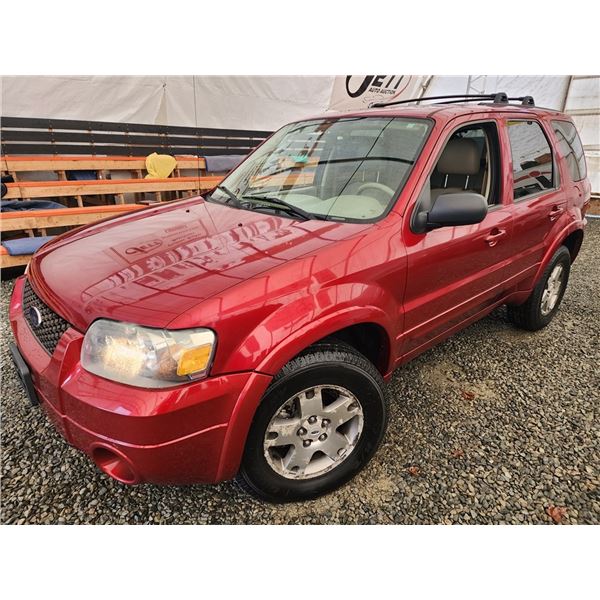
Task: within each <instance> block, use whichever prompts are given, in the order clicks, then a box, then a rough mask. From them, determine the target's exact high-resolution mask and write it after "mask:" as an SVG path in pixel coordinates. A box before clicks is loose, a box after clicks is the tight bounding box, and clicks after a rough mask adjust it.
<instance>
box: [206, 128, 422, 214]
mask: <svg viewBox="0 0 600 600" xmlns="http://www.w3.org/2000/svg"><path fill="white" fill-rule="evenodd" d="M430 126H431V122H430V121H428V120H425V119H406V118H389V117H388V118H381V117H361V118H345V119H344V118H342V119H335V120H333V119H319V120H313V121H303V122H301V123H292V124H290V125H287V126H286V127H284V128H283V129H281V130H279V131H278V132H277V133H275V134H274V135H273V136H272V137H271V138H270V139H269V140H267V141H266V142H265V143H264V144H263V145H262V146H261V147H260V148H259V149H258V150H257V151H256V152H255V153H254V154H253V155H252V156H250V158H249V159H248V160H246V161H245V162H243V163H242V164H241V165H240V166H239V167H238V168H237V169H235V170H234V171H232V172H231V173H230V174H229V175H228V176H227V177H226V178H225V179H224V180H223V182H222V185H221V186H219V188H218V189H216V190H215V191H214V192H213V193H212V194H211V197H210V199H211V200H216V201H219V202H228V203H232V204H233V205H238V206H241V207H243V208H249V209H252V210H260V211H266V212H273V213H276V214H280V213H282V214H284V215H286V216H290V217H294V212H293V211H292V210H290V205H291V207H292V208H293V207H297V208H299V209H301V211H303V212H304V213H305V214H308V215H310V216H312V217H314V218H329V219H335V220H347V221H371V220H376V219H378V218H379V217H381V216H382V215H383V214H385V213H386V212H387V210H388V208H389V207H390V204H391V202H392V200H393V199H395V198H396V196H397V194H398V193H399V192H400V191H401V190H402V187H403V186H404V183H405V182H406V179H407V177H408V175H409V174H410V171H411V169H412V165H413V164H414V162H415V160H416V159H417V157H418V155H419V152H420V151H421V148H422V147H423V144H424V143H425V140H426V138H427V134H428V132H429V129H430ZM236 197H237V199H238V200H239V201H241V202H235V203H234V202H233V201H235V200H236ZM268 199H273V201H272V202H268V201H267V200H268ZM277 201H280V202H279V203H277ZM286 205H288V206H286Z"/></svg>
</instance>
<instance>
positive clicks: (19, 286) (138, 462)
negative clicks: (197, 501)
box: [10, 278, 271, 484]
mask: <svg viewBox="0 0 600 600" xmlns="http://www.w3.org/2000/svg"><path fill="white" fill-rule="evenodd" d="M23 284H24V278H19V279H18V280H17V281H16V283H15V288H14V291H13V295H12V298H11V303H10V321H11V326H12V329H13V333H14V337H15V341H16V344H17V347H18V349H19V351H20V353H21V355H22V357H23V359H24V360H25V362H26V364H27V366H28V367H29V370H30V372H31V378H32V381H33V386H34V388H35V392H36V395H37V398H38V399H39V401H40V404H41V405H42V406H43V407H44V409H45V410H46V412H47V414H48V416H49V417H50V419H51V420H52V422H53V423H54V424H55V425H56V427H57V429H58V430H59V431H60V433H61V434H62V435H63V436H64V437H65V439H66V440H67V441H68V442H69V443H70V444H72V445H73V446H75V447H76V448H79V449H80V450H83V451H84V452H85V453H86V454H88V455H89V456H90V457H91V458H92V459H93V460H94V462H95V463H96V464H97V465H98V466H99V467H100V468H101V469H102V470H103V471H105V472H106V473H108V474H109V475H111V476H112V477H114V478H115V479H118V480H120V481H123V482H124V483H138V482H142V481H147V482H152V483H176V484H183V483H196V482H202V483H214V482H217V481H222V480H225V479H230V478H231V477H233V476H234V475H235V473H236V472H237V469H238V467H239V463H240V461H241V455H242V452H243V447H244V443H245V439H246V435H247V432H248V429H249V426H250V422H251V419H252V416H253V414H254V410H255V408H256V406H258V403H259V402H260V399H261V397H262V395H263V394H264V392H265V390H266V389H267V387H268V385H269V383H270V381H271V377H270V376H268V375H265V374H261V373H255V372H246V373H234V374H228V375H221V376H218V377H210V378H207V379H204V380H202V381H198V382H193V383H190V384H187V385H183V386H177V387H173V388H169V389H155V390H149V389H142V388H136V387H132V386H127V385H123V384H120V383H116V382H112V381H109V380H107V379H103V378H101V377H98V376H96V375H93V374H91V373H88V372H87V371H85V370H84V369H82V368H81V365H80V363H79V356H80V352H81V344H82V342H83V335H82V334H81V333H80V332H78V331H76V330H75V329H72V328H70V329H68V330H67V331H66V332H65V333H64V334H63V336H62V337H61V339H60V341H59V343H58V345H57V347H56V349H55V350H54V353H53V354H52V356H49V355H48V353H47V352H46V351H45V350H44V349H43V347H42V346H41V345H40V343H39V342H38V340H37V338H36V337H35V336H34V334H33V332H32V331H31V329H30V327H29V325H28V323H27V322H26V320H25V318H24V316H23V310H22V297H23Z"/></svg>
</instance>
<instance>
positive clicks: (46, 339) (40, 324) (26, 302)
mask: <svg viewBox="0 0 600 600" xmlns="http://www.w3.org/2000/svg"><path fill="white" fill-rule="evenodd" d="M23 314H24V315H25V320H26V321H27V324H28V325H29V328H30V329H31V331H32V332H33V335H35V337H36V338H37V339H38V342H39V343H40V344H41V345H42V346H43V347H44V350H46V352H47V353H48V354H50V355H52V354H53V352H54V350H55V349H56V346H57V345H58V342H59V340H60V338H61V337H62V336H63V334H64V332H65V331H66V330H67V329H68V328H69V327H70V325H69V323H67V321H65V320H64V319H63V318H62V317H59V316H58V315H57V314H56V313H55V312H54V311H53V310H52V309H51V308H49V307H47V306H46V305H45V304H44V303H43V302H42V301H41V300H40V299H39V297H38V295H37V294H36V293H35V292H34V291H33V288H32V287H31V285H29V280H28V279H26V280H25V286H24V287H23Z"/></svg>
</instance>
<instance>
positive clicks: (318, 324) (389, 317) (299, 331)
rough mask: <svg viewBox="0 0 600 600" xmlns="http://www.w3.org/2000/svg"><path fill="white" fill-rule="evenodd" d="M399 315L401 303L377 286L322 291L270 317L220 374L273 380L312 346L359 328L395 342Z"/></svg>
mask: <svg viewBox="0 0 600 600" xmlns="http://www.w3.org/2000/svg"><path fill="white" fill-rule="evenodd" d="M397 312H398V306H397V303H395V302H394V300H393V299H392V298H391V297H389V295H388V294H386V292H385V291H384V290H383V289H382V288H380V287H379V286H378V285H375V284H364V283H350V282H349V283H344V284H340V285H336V286H331V287H327V288H323V289H321V290H319V291H317V292H316V293H315V294H314V295H306V296H302V297H299V298H297V299H294V300H292V301H291V302H285V303H282V304H280V305H279V306H278V307H277V308H276V309H275V310H274V311H272V312H270V313H269V314H268V315H267V316H266V318H264V319H263V320H262V321H261V322H260V323H259V324H258V325H257V326H256V327H255V328H254V329H253V330H252V331H251V332H249V333H248V334H247V335H245V336H244V337H243V339H240V340H239V342H240V343H239V345H238V346H237V348H235V349H234V350H233V351H232V352H231V353H230V354H229V358H228V359H227V361H226V362H225V364H224V365H222V370H223V372H239V371H257V372H260V373H266V374H269V375H275V374H276V373H277V372H278V371H279V370H280V369H281V368H282V367H283V366H284V365H285V364H286V363H287V362H289V361H290V360H291V359H292V358H293V357H294V356H296V355H297V354H298V353H300V352H301V351H302V350H304V349H305V348H307V347H308V346H310V345H311V344H314V343H315V342H317V341H318V340H321V339H323V338H324V337H327V336H329V335H331V334H333V333H335V332H336V331H339V330H340V329H344V328H345V327H349V326H351V325H356V324H359V323H374V324H376V325H379V326H380V327H382V328H383V329H384V330H385V331H386V332H387V333H388V338H389V340H393V339H395V334H394V332H395V327H394V323H395V324H396V326H401V319H400V316H399V315H397ZM394 316H396V319H395V321H394V319H393V317H394ZM390 354H391V353H390Z"/></svg>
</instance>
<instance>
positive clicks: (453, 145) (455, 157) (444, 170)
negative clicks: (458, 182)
mask: <svg viewBox="0 0 600 600" xmlns="http://www.w3.org/2000/svg"><path fill="white" fill-rule="evenodd" d="M480 160H481V150H480V148H479V146H478V145H477V142H476V141H475V140H471V139H469V138H460V139H454V140H450V141H449V142H448V143H447V144H446V147H445V148H444V151H443V152H442V155H441V156H440V159H439V160H438V163H437V169H438V171H439V172H440V173H441V174H442V175H475V173H479V166H480Z"/></svg>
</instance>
